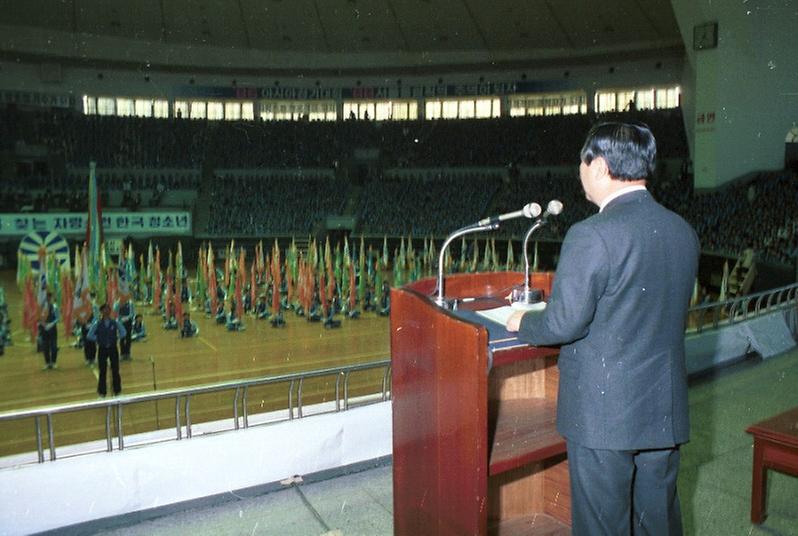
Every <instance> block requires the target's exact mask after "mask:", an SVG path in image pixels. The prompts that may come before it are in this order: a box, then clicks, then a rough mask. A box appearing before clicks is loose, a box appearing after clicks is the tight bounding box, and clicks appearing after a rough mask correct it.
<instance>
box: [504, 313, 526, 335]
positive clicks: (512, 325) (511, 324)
mask: <svg viewBox="0 0 798 536" xmlns="http://www.w3.org/2000/svg"><path fill="white" fill-rule="evenodd" d="M524 313H525V311H516V312H514V313H513V314H512V316H510V318H508V319H507V331H511V332H516V331H518V330H519V329H520V328H521V318H523V316H524Z"/></svg>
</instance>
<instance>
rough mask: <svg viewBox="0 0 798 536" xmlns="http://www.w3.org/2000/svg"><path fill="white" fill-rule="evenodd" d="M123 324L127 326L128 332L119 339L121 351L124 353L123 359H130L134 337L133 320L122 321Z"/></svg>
mask: <svg viewBox="0 0 798 536" xmlns="http://www.w3.org/2000/svg"><path fill="white" fill-rule="evenodd" d="M122 325H123V326H125V331H127V334H126V335H125V336H124V337H122V338H121V339H119V353H120V354H122V358H123V359H128V358H130V343H131V341H132V337H133V322H132V321H130V322H122Z"/></svg>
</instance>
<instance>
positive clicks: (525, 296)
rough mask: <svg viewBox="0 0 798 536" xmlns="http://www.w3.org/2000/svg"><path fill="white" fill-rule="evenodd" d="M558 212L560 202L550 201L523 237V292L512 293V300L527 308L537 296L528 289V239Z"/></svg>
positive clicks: (560, 207)
mask: <svg viewBox="0 0 798 536" xmlns="http://www.w3.org/2000/svg"><path fill="white" fill-rule="evenodd" d="M560 212H562V201H559V200H557V199H552V200H551V201H549V204H548V205H546V211H545V212H544V213H543V215H542V216H541V217H540V218H538V219H537V221H536V222H535V223H534V224H533V225H532V227H530V228H529V231H527V233H526V235H525V236H524V265H525V266H524V290H523V292H522V293H521V294H520V295H516V293H513V294H514V295H513V300H514V301H515V302H517V303H520V304H524V305H527V306H529V305H531V304H532V300H534V299H536V297H537V294H539V293H536V292H535V291H533V290H531V289H530V288H529V255H528V253H527V244H528V243H529V237H531V236H532V233H534V232H535V231H537V230H538V229H540V228H541V227H543V225H545V224H546V218H547V217H548V216H556V215H558V214H559V213H560Z"/></svg>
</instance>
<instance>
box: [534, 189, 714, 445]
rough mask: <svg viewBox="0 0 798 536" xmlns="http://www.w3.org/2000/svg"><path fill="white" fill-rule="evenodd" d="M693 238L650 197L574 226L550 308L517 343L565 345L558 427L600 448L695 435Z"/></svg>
mask: <svg viewBox="0 0 798 536" xmlns="http://www.w3.org/2000/svg"><path fill="white" fill-rule="evenodd" d="M698 255H699V245H698V238H697V237H696V234H695V231H694V230H693V228H692V227H690V225H689V224H688V223H687V222H685V221H684V220H683V219H682V218H681V217H679V216H678V215H676V214H674V213H673V212H671V211H669V210H667V209H666V208H665V207H663V206H662V205H660V204H658V203H657V202H656V201H654V199H653V198H652V197H651V195H650V194H649V193H648V192H647V191H634V192H630V193H627V194H624V195H622V196H620V197H618V198H616V199H614V200H612V201H611V202H610V203H609V204H608V205H607V206H606V207H605V208H604V210H603V211H602V212H600V213H598V214H595V215H594V216H591V217H590V218H587V219H586V220H584V221H582V222H579V223H577V224H576V225H574V226H572V227H571V229H570V230H569V231H568V234H567V235H566V237H565V240H564V241H563V245H562V252H561V254H560V260H559V263H558V266H557V273H556V276H555V279H554V286H553V288H552V292H551V296H550V297H549V300H548V305H547V307H546V309H545V311H543V312H540V313H527V314H526V315H524V317H523V319H522V321H521V328H520V330H519V336H520V337H521V339H522V340H526V341H528V342H530V343H532V344H536V345H557V344H562V345H563V346H562V348H561V351H560V357H559V363H558V365H559V369H560V385H559V394H558V402H557V404H558V405H557V429H558V431H559V432H560V434H561V435H563V436H564V437H565V438H566V439H567V440H569V441H573V442H575V443H578V444H580V445H582V446H585V447H589V448H595V449H612V450H637V449H649V448H666V447H670V446H673V445H677V444H680V443H684V442H686V441H687V440H688V437H689V421H688V408H687V372H686V367H685V359H684V328H685V321H686V316H687V309H688V305H689V301H690V296H691V294H692V290H693V285H694V282H695V277H696V271H697V268H698Z"/></svg>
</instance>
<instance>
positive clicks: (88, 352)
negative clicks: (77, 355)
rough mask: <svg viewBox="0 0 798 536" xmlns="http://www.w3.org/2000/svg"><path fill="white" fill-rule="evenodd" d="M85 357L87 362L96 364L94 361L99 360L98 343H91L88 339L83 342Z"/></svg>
mask: <svg viewBox="0 0 798 536" xmlns="http://www.w3.org/2000/svg"><path fill="white" fill-rule="evenodd" d="M83 357H84V358H85V359H86V361H89V362H90V363H94V360H95V359H96V358H97V343H96V342H94V341H90V340H88V339H85V340H84V341H83Z"/></svg>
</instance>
